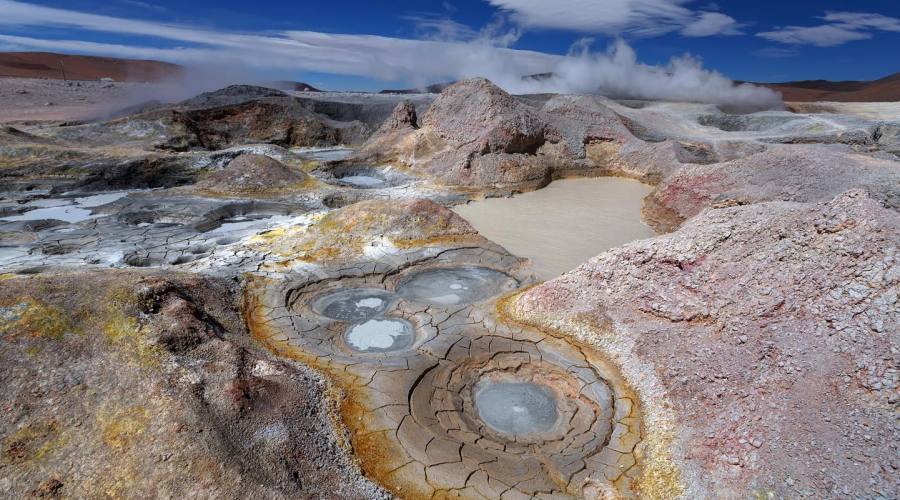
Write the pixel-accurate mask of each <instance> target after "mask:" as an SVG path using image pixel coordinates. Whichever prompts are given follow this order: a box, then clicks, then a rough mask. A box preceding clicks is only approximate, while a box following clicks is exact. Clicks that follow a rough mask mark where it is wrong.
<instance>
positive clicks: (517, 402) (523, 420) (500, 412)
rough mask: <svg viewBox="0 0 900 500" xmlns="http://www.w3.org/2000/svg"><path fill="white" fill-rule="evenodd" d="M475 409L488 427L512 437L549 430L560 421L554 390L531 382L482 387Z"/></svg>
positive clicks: (476, 396)
mask: <svg viewBox="0 0 900 500" xmlns="http://www.w3.org/2000/svg"><path fill="white" fill-rule="evenodd" d="M475 408H476V409H477V410H478V416H479V417H480V418H481V420H482V422H484V423H486V424H487V425H488V427H490V428H492V429H494V430H495V431H499V432H503V433H505V434H512V435H521V434H530V433H534V432H544V431H548V430H550V429H551V428H553V426H554V425H556V420H557V419H558V418H559V415H558V412H557V409H556V396H555V395H554V394H553V391H552V390H551V389H550V388H549V387H547V386H544V385H539V384H533V383H529V382H486V383H482V384H479V387H477V388H476V389H475Z"/></svg>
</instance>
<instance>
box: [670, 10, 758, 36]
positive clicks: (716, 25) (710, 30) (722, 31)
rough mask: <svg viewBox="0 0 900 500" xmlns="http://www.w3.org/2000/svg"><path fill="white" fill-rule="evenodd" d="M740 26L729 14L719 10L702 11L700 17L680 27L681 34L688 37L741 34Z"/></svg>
mask: <svg viewBox="0 0 900 500" xmlns="http://www.w3.org/2000/svg"><path fill="white" fill-rule="evenodd" d="M742 26H743V25H741V24H739V23H738V22H737V21H735V20H734V18H733V17H731V16H726V15H725V14H722V13H719V12H702V13H700V17H698V18H697V19H696V20H695V21H693V22H691V23H690V24H687V25H686V26H685V27H684V28H682V29H681V34H682V35H684V36H690V37H703V36H713V35H741V34H743V32H742V31H741V27H742Z"/></svg>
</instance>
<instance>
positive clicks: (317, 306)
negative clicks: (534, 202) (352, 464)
mask: <svg viewBox="0 0 900 500" xmlns="http://www.w3.org/2000/svg"><path fill="white" fill-rule="evenodd" d="M442 259H443V261H442V262H435V261H430V260H426V261H424V262H421V263H419V264H414V265H409V266H406V267H404V268H402V269H400V270H397V271H394V272H386V273H378V274H354V273H352V272H351V273H348V272H347V271H346V270H343V271H334V272H333V274H332V275H329V276H328V277H326V278H324V279H323V277H322V276H321V275H319V276H305V277H301V276H291V277H285V278H284V279H283V281H281V282H273V281H268V280H267V281H265V282H259V283H258V285H253V286H251V287H250V290H251V291H250V292H249V293H250V295H249V297H250V298H251V299H250V300H251V302H252V305H251V307H250V308H249V310H250V312H249V314H250V316H249V318H248V321H249V323H250V324H251V325H252V331H253V334H254V336H255V337H256V338H257V339H259V340H262V341H263V342H264V343H265V344H266V345H268V346H269V348H271V349H272V350H274V351H275V352H278V353H280V354H281V355H285V356H289V357H293V358H295V359H298V360H301V361H303V362H305V363H308V364H310V365H312V366H314V367H316V368H318V369H320V370H322V371H324V372H325V373H327V374H328V375H329V376H330V377H331V378H332V380H333V381H335V383H337V384H338V386H339V387H340V388H341V389H342V390H343V391H344V392H345V394H346V397H345V400H344V403H343V406H342V408H341V415H340V416H341V418H342V419H343V421H344V423H345V425H346V426H347V428H348V430H349V431H350V441H351V443H352V448H353V453H354V454H355V455H356V457H357V458H358V459H359V462H360V464H361V466H362V468H363V470H364V472H365V473H366V474H367V475H368V476H369V477H370V478H372V479H374V480H376V481H378V482H379V483H381V484H382V485H384V486H385V487H386V488H388V489H389V490H391V491H392V492H394V493H395V494H397V495H398V496H400V497H403V498H434V497H442V496H453V497H460V498H516V497H519V498H526V497H531V498H573V497H575V498H577V497H583V496H585V495H587V494H589V493H590V494H594V493H595V492H597V491H600V492H604V493H610V494H617V495H621V496H626V497H628V496H634V495H635V494H636V493H635V491H636V490H635V481H636V479H637V478H638V477H639V474H640V472H641V466H640V463H641V446H640V443H641V441H642V432H643V431H642V428H641V419H640V412H639V409H638V407H637V405H636V404H635V401H636V398H635V397H634V395H633V392H632V391H631V390H630V389H629V388H628V387H627V386H626V384H625V383H624V382H623V380H622V378H621V377H620V376H619V375H618V373H617V372H615V371H614V370H613V369H612V368H611V366H610V365H608V364H607V363H606V362H605V361H604V360H603V359H602V358H601V357H600V356H599V355H598V354H597V353H596V352H594V351H592V350H591V349H588V348H586V347H582V346H580V345H576V344H574V343H572V342H569V341H567V340H564V339H561V338H557V337H554V336H548V335H546V334H545V333H543V332H540V331H536V330H532V329H529V328H523V327H518V326H514V325H510V324H507V323H504V322H503V321H500V318H499V317H498V314H497V312H496V311H497V301H498V299H499V298H500V297H502V296H503V295H504V294H507V293H509V292H510V291H513V290H515V289H516V288H518V287H519V286H520V285H521V283H522V281H521V280H520V279H518V278H516V277H514V276H512V275H510V274H507V273H506V272H504V271H503V269H508V268H509V267H510V262H511V260H510V259H511V257H510V256H509V255H508V254H502V253H500V252H493V253H492V252H489V251H487V250H485V249H477V250H468V249H467V250H462V249H461V250H455V251H453V253H452V254H443V255H442Z"/></svg>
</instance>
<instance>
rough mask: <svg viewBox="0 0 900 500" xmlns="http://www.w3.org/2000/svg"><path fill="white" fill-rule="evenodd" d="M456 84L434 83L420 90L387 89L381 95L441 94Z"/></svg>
mask: <svg viewBox="0 0 900 500" xmlns="http://www.w3.org/2000/svg"><path fill="white" fill-rule="evenodd" d="M454 83H456V82H446V83H433V84H431V85H429V86H427V87H425V88H419V89H385V90H382V91H381V92H379V94H440V93H441V92H443V91H444V89H445V88H447V87H449V86H450V85H453V84H454Z"/></svg>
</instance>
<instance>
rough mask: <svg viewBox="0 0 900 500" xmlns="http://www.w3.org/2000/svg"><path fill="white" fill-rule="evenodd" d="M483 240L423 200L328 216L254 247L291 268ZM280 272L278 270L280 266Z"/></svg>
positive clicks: (266, 237)
mask: <svg viewBox="0 0 900 500" xmlns="http://www.w3.org/2000/svg"><path fill="white" fill-rule="evenodd" d="M470 241H477V242H482V241H483V238H482V237H481V236H479V235H478V232H477V231H475V229H474V228H473V227H472V226H471V225H469V223H468V222H466V221H465V219H463V218H462V217H460V216H459V215H456V214H455V213H454V212H453V211H451V210H449V209H447V208H445V207H443V206H441V205H439V204H437V203H435V202H433V201H430V200H424V199H414V200H404V201H398V200H392V201H384V200H369V201H361V202H358V203H354V204H352V205H349V206H347V207H344V208H340V209H337V210H334V211H332V212H329V213H328V214H326V215H325V216H324V217H322V219H321V220H319V221H318V222H316V223H315V224H313V225H312V226H310V227H309V228H308V229H306V228H288V229H285V230H281V231H271V232H269V233H266V234H263V235H262V236H261V237H260V238H259V239H258V240H257V241H254V242H252V243H251V245H254V246H259V247H260V248H263V249H265V250H267V251H271V252H272V253H273V255H274V256H277V255H280V256H283V258H284V260H283V261H282V263H281V264H279V265H280V266H286V265H287V263H289V262H307V263H310V262H312V263H335V262H341V261H346V260H347V259H356V258H359V257H360V256H361V255H362V256H366V257H368V258H370V259H374V258H376V257H377V256H378V255H379V254H384V253H390V252H393V251H394V250H395V249H397V248H400V249H403V248H410V247H416V246H427V245H429V244H453V243H456V244H464V243H466V242H470ZM276 267H277V266H276Z"/></svg>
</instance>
